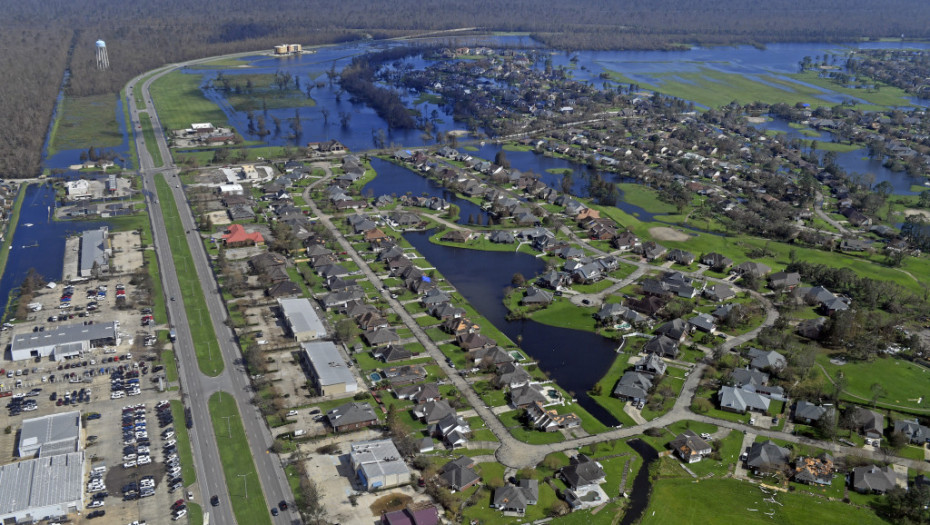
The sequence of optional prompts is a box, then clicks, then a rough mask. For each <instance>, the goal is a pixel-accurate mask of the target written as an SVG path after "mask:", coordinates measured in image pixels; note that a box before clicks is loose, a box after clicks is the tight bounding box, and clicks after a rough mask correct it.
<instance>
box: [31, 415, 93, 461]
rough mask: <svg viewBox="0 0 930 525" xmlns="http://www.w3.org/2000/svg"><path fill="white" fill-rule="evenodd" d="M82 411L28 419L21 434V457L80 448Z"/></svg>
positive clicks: (47, 454) (55, 453)
mask: <svg viewBox="0 0 930 525" xmlns="http://www.w3.org/2000/svg"><path fill="white" fill-rule="evenodd" d="M80 440H81V413H80V412H78V411H74V412H65V413H63V414H51V415H48V416H43V417H36V418H32V419H26V420H24V421H23V428H22V431H21V432H20V434H19V450H18V451H17V452H18V453H19V457H22V458H24V457H27V456H32V455H35V453H36V452H38V453H39V456H40V457H48V456H54V455H57V454H67V453H70V452H77V451H78V450H80Z"/></svg>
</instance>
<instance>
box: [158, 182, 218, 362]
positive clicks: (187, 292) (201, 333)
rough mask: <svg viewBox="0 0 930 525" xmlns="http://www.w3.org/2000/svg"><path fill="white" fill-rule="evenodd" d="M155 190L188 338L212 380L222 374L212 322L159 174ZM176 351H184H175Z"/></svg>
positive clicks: (170, 198)
mask: <svg viewBox="0 0 930 525" xmlns="http://www.w3.org/2000/svg"><path fill="white" fill-rule="evenodd" d="M155 188H156V190H157V192H158V202H159V205H160V206H161V211H162V216H163V217H164V220H165V231H166V233H167V234H168V243H169V244H170V245H171V257H172V259H173V260H174V266H175V271H176V272H177V275H178V283H179V284H180V288H181V290H182V292H181V293H182V294H183V297H184V307H185V309H186V311H187V316H188V322H189V324H190V331H191V337H192V339H193V340H194V352H195V353H196V355H197V364H198V366H199V367H200V371H201V372H203V373H204V374H206V375H208V376H212V377H215V376H218V375H219V374H221V373H222V372H223V356H222V353H221V352H220V348H219V345H218V344H217V342H216V331H215V330H214V329H213V322H212V321H211V320H210V315H209V313H208V312H209V310H207V301H206V299H205V298H204V296H203V291H202V290H201V288H200V279H199V278H198V276H197V270H196V268H194V261H193V256H192V255H191V252H190V248H189V247H188V245H187V235H186V234H185V232H184V226H183V225H182V224H181V217H180V215H178V208H177V205H176V204H175V201H174V195H172V193H171V189H170V188H169V187H168V183H167V182H166V181H165V179H164V177H162V176H161V175H158V176H156V177H155ZM178 351H181V352H184V351H187V350H186V349H184V348H179V349H178Z"/></svg>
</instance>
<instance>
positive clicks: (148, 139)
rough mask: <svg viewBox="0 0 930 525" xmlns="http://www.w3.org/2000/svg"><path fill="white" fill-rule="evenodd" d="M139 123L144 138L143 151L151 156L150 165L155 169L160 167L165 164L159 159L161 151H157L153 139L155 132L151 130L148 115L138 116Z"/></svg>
mask: <svg viewBox="0 0 930 525" xmlns="http://www.w3.org/2000/svg"><path fill="white" fill-rule="evenodd" d="M139 123H140V124H141V125H142V136H143V137H145V149H147V150H148V152H149V155H151V156H152V164H153V165H154V166H155V167H156V168H160V167H162V166H163V165H164V164H165V162H164V160H163V159H162V158H161V151H160V150H159V149H158V142H157V141H156V139H155V130H154V129H152V119H151V118H150V117H149V115H148V113H140V114H139Z"/></svg>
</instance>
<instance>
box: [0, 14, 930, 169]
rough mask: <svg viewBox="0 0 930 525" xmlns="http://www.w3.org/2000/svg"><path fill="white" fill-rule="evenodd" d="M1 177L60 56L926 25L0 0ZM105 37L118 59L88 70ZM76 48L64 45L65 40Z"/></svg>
mask: <svg viewBox="0 0 930 525" xmlns="http://www.w3.org/2000/svg"><path fill="white" fill-rule="evenodd" d="M0 6H2V7H0V9H2V12H3V15H4V16H3V17H2V18H0V49H3V51H4V52H3V53H2V54H0V67H2V71H3V72H4V78H3V80H2V81H0V121H2V122H5V123H6V124H7V127H6V129H5V131H4V133H2V134H0V176H2V177H28V176H32V175H34V174H35V173H36V171H37V168H38V163H39V155H40V151H39V150H40V148H41V144H42V140H43V138H44V135H45V131H46V130H47V128H48V123H49V120H50V118H51V114H52V109H53V107H54V99H55V93H56V92H57V88H58V85H59V83H60V81H61V78H62V75H63V72H64V70H65V68H66V67H69V66H70V68H71V71H72V78H71V82H70V86H69V88H68V89H69V91H70V93H71V94H74V95H89V94H99V93H110V92H115V91H117V90H118V89H119V88H120V87H121V86H122V85H124V84H125V82H126V81H127V80H129V79H130V78H132V77H133V76H134V75H136V74H138V73H140V72H143V71H146V70H149V69H153V68H155V67H157V66H159V65H162V64H165V63H169V62H175V61H179V60H184V59H191V58H196V57H203V56H211V55H216V54H221V53H230V52H236V51H248V50H254V49H262V48H269V47H270V46H271V45H273V44H276V43H282V42H295V43H301V44H304V45H312V44H320V43H327V42H338V41H345V40H353V39H364V38H382V37H389V36H398V35H402V34H419V33H427V32H429V31H435V30H443V29H451V28H459V27H477V28H483V29H486V30H495V31H522V32H529V33H531V34H533V36H535V37H536V38H537V39H539V40H541V41H543V42H544V43H546V44H549V45H551V46H554V47H558V48H564V49H666V48H672V47H676V46H680V45H683V44H691V43H704V44H729V43H747V44H754V45H761V43H765V42H776V41H814V40H817V41H848V40H854V39H858V38H879V37H888V36H900V35H902V34H903V35H905V36H906V37H908V38H923V37H927V36H930V27H928V25H927V24H926V21H927V20H930V2H926V1H924V0H886V1H883V2H875V1H874V0H806V1H803V2H802V1H799V0H769V1H767V2H745V1H744V0H705V1H703V2H690V1H689V2H685V1H683V0H654V1H652V2H633V1H632V0H613V1H606V0H575V1H572V2H550V1H544V0H511V1H509V2H500V1H488V0H477V1H471V2H456V1H451V0H447V1H439V0H394V1H392V2H375V1H372V0H355V1H353V2H332V1H327V0H279V1H276V2H251V1H248V0H217V1H214V2H189V1H182V0H151V1H148V2H103V1H102V0H67V1H66V0H44V1H41V2H40V1H39V0H17V1H13V0H0ZM98 38H102V39H104V40H106V41H107V47H108V49H109V58H110V64H111V70H110V71H108V72H103V73H101V72H97V71H95V70H94V56H93V55H94V46H93V42H94V41H95V40H96V39H98ZM70 49H73V53H72V54H69V50H70Z"/></svg>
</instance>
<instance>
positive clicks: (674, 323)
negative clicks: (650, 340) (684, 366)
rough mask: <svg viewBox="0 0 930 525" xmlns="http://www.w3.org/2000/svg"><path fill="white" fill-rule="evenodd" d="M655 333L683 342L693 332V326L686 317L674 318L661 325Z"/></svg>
mask: <svg viewBox="0 0 930 525" xmlns="http://www.w3.org/2000/svg"><path fill="white" fill-rule="evenodd" d="M655 333H656V334H658V335H664V336H665V337H667V338H669V339H672V340H674V341H678V342H679V343H681V342H682V341H684V340H685V336H687V335H688V334H690V333H691V327H690V326H688V323H687V322H685V320H684V319H673V320H671V321H668V322H666V323H662V324H661V325H659V327H658V328H656V332H655Z"/></svg>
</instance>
